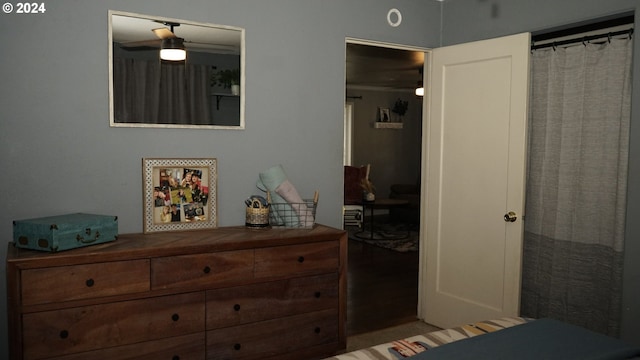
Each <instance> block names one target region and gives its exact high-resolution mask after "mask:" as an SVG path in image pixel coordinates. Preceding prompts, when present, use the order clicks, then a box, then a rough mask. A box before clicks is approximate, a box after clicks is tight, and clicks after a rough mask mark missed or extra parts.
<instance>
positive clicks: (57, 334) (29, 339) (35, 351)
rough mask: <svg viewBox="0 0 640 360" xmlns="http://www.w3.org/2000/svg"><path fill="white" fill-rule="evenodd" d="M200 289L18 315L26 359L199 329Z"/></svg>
mask: <svg viewBox="0 0 640 360" xmlns="http://www.w3.org/2000/svg"><path fill="white" fill-rule="evenodd" d="M204 299H205V297H204V292H197V293H187V294H181V295H173V296H163V297H157V298H148V299H142V300H132V301H123V302H116V303H109V304H102V305H93V306H84V307H78V308H69V309H61V310H55V311H45V312H39V313H31V314H24V315H23V352H24V358H25V359H40V358H44V357H50V356H59V355H65V354H73V353H78V352H82V351H90V350H96V349H100V348H107V347H112V346H120V345H126V344H133V343H138V342H142V341H149V340H155V339H162V338H167V337H171V336H178V335H186V334H191V333H196V332H201V331H204V316H205V310H204V309H205V302H204Z"/></svg>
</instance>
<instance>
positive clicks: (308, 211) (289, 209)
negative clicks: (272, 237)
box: [269, 191, 318, 229]
mask: <svg viewBox="0 0 640 360" xmlns="http://www.w3.org/2000/svg"><path fill="white" fill-rule="evenodd" d="M269 200H270V197H269ZM302 201H303V202H302V203H270V207H271V212H270V213H269V224H270V225H271V226H272V227H283V228H304V229H310V228H312V227H313V225H314V224H315V219H316V209H317V208H318V192H317V191H316V193H315V195H314V197H313V199H303V200H302Z"/></svg>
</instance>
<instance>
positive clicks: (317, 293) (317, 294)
mask: <svg viewBox="0 0 640 360" xmlns="http://www.w3.org/2000/svg"><path fill="white" fill-rule="evenodd" d="M314 295H315V296H316V298H318V299H319V298H320V296H321V295H322V293H321V292H320V291H316V293H315V294H314Z"/></svg>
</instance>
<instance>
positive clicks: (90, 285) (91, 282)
mask: <svg viewBox="0 0 640 360" xmlns="http://www.w3.org/2000/svg"><path fill="white" fill-rule="evenodd" d="M95 283H96V282H95V281H93V279H87V281H86V282H85V284H86V285H87V287H92V286H93V285H94V284H95Z"/></svg>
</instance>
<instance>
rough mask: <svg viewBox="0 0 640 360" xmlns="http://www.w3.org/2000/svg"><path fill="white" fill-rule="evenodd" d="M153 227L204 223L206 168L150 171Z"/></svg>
mask: <svg viewBox="0 0 640 360" xmlns="http://www.w3.org/2000/svg"><path fill="white" fill-rule="evenodd" d="M156 171H157V178H155V177H154V188H153V201H154V212H153V214H154V215H153V220H154V223H156V224H160V223H171V222H197V221H207V218H208V215H209V214H208V213H209V211H208V208H207V201H208V200H209V187H208V186H207V185H206V184H208V176H209V174H208V168H207V167H203V168H199V167H192V168H165V167H160V168H156V169H154V173H156Z"/></svg>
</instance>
